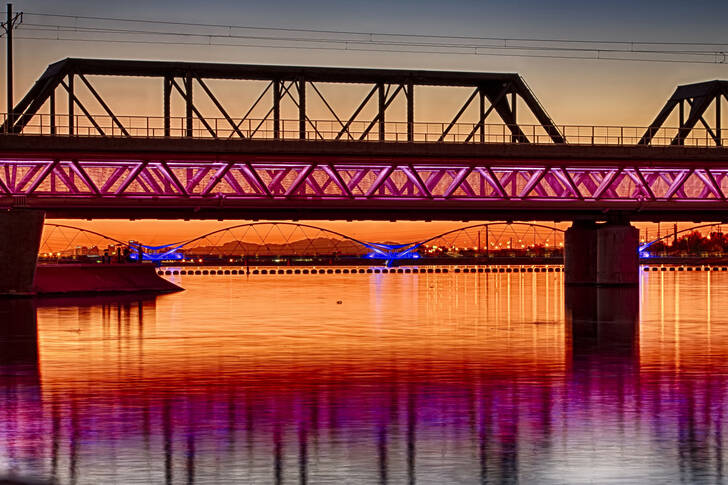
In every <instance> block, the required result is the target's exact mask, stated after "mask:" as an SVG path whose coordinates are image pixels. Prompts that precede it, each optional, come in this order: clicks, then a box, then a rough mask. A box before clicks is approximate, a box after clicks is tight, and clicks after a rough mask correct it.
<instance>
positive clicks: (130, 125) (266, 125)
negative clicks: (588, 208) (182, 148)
mask: <svg viewBox="0 0 728 485" xmlns="http://www.w3.org/2000/svg"><path fill="white" fill-rule="evenodd" d="M6 118H7V114H0V119H1V120H2V121H3V122H4V121H5V119H6ZM92 118H93V121H91V120H90V119H89V118H88V117H86V116H84V115H75V116H74V117H73V119H71V118H70V117H69V116H67V115H56V116H51V115H49V114H37V115H35V116H34V117H33V119H32V120H31V121H30V122H29V123H27V124H26V125H25V126H24V128H23V130H22V132H21V133H19V135H44V136H78V137H97V136H106V137H119V138H123V137H135V138H189V137H192V138H208V139H213V138H215V139H254V140H273V139H284V140H300V139H306V140H323V141H336V140H339V141H357V140H358V141H377V142H378V141H382V138H381V135H382V131H383V135H384V138H383V141H386V142H399V143H407V142H430V143H431V142H443V143H513V142H521V141H525V140H523V137H524V136H525V138H526V139H527V141H528V142H530V143H536V144H553V143H554V141H553V139H552V136H551V135H550V134H549V133H548V132H547V131H546V129H545V128H544V127H543V126H542V125H540V124H518V125H517V126H509V125H506V124H502V123H498V124H495V123H494V124H490V123H486V124H484V125H482V126H481V125H480V124H478V123H454V124H450V123H435V122H424V121H423V122H414V123H412V124H411V126H409V124H408V123H407V122H402V121H386V122H385V123H384V126H383V128H380V124H379V122H377V121H374V122H371V121H353V122H350V123H348V124H347V123H346V122H343V123H342V122H340V121H337V120H306V124H305V128H304V129H303V130H302V129H301V126H300V122H299V120H298V119H281V120H279V122H278V124H277V126H276V123H275V122H274V120H272V119H251V118H247V119H244V120H242V121H235V120H232V123H231V121H230V120H228V119H227V118H208V117H206V118H204V120H200V119H198V118H193V119H192V122H191V123H190V122H189V120H188V119H187V118H186V117H171V118H169V124H168V126H165V118H164V117H162V116H117V117H114V118H112V117H111V116H108V115H93V117H92ZM554 128H556V129H557V130H558V131H559V133H561V134H562V135H563V137H564V138H565V140H566V142H567V143H568V144H572V145H636V144H638V143H639V141H640V139H641V138H642V136H643V135H644V133H645V132H646V131H647V127H639V126H608V125H556V126H555V127H554ZM518 130H520V132H519V131H518ZM679 133H680V129H679V128H665V127H661V128H660V129H659V130H658V131H656V132H655V134H654V136H653V137H652V139H651V141H650V144H651V145H656V146H665V145H670V144H672V142H673V140H674V139H675V138H676V136H677V135H678V134H679ZM718 139H719V140H720V143H719V144H718V143H716V137H715V133H711V132H710V131H708V130H706V129H703V128H697V127H696V128H693V129H692V130H691V132H690V133H689V134H688V135H687V136H686V137H685V139H684V140H683V142H682V143H681V145H683V146H693V147H716V146H718V145H720V146H728V137H721V138H718Z"/></svg>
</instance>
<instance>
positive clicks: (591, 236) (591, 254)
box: [564, 221, 597, 285]
mask: <svg viewBox="0 0 728 485" xmlns="http://www.w3.org/2000/svg"><path fill="white" fill-rule="evenodd" d="M596 261H597V225H596V224H595V223H594V222H593V221H574V223H573V224H572V225H571V227H570V228H568V229H567V230H566V233H565V234H564V281H565V283H566V284H567V285H590V284H593V283H595V282H596V280H597V265H596Z"/></svg>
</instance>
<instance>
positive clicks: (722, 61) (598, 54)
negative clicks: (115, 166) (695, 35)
mask: <svg viewBox="0 0 728 485" xmlns="http://www.w3.org/2000/svg"><path fill="white" fill-rule="evenodd" d="M16 39H24V40H42V41H56V42H57V41H61V42H94V43H97V42H104V43H111V44H139V45H167V46H202V47H258V48H261V47H264V48H266V49H286V50H292V49H295V50H324V51H348V52H374V53H399V54H448V55H452V54H458V55H476V56H495V57H519V58H540V59H571V60H602V61H630V62H664V63H690V64H725V63H726V62H728V60H727V59H726V56H725V55H723V56H722V58H716V59H715V60H699V59H692V60H685V59H658V58H633V57H615V56H605V55H603V54H602V53H601V51H600V50H595V51H594V52H593V53H594V55H593V56H586V55H582V56H577V55H558V54H519V53H515V52H514V53H511V52H508V53H506V52H487V51H486V50H487V48H477V49H468V50H460V51H455V50H448V51H443V50H422V49H417V50H414V49H374V48H360V47H353V46H345V47H332V46H329V47H326V46H302V45H300V44H298V45H297V44H290V45H261V44H252V43H248V44H246V43H225V42H215V43H212V42H176V41H159V40H155V41H143V40H123V39H114V40H111V39H79V38H57V37H29V36H16Z"/></svg>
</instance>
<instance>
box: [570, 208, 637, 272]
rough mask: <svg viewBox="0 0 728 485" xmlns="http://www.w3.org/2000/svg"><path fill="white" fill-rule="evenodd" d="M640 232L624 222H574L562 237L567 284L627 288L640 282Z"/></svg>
mask: <svg viewBox="0 0 728 485" xmlns="http://www.w3.org/2000/svg"><path fill="white" fill-rule="evenodd" d="M638 249H639V230H638V229H637V228H635V227H633V226H632V225H630V223H629V222H628V221H626V220H616V219H615V220H612V221H608V222H606V223H600V224H597V223H595V222H593V221H575V222H574V223H573V225H572V226H571V227H570V228H569V229H567V230H566V234H565V235H564V273H565V274H564V279H565V282H566V284H567V285H600V286H621V285H625V286H629V285H637V284H638V282H639V255H638Z"/></svg>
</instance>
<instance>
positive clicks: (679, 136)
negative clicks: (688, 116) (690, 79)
mask: <svg viewBox="0 0 728 485" xmlns="http://www.w3.org/2000/svg"><path fill="white" fill-rule="evenodd" d="M679 107H680V128H679V129H678V134H677V144H678V145H684V144H685V136H686V135H687V133H686V132H685V100H684V99H681V100H680V104H679Z"/></svg>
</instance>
